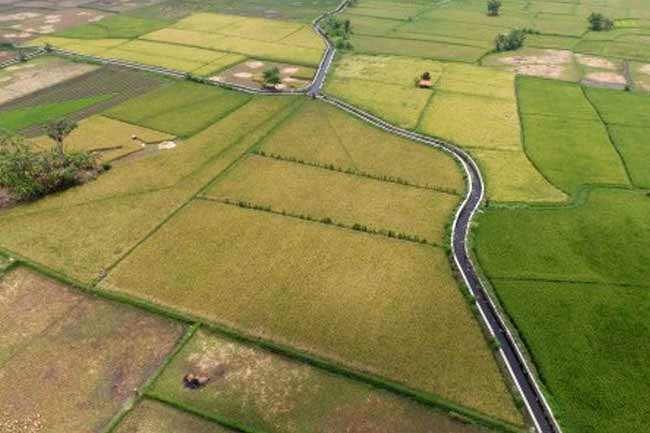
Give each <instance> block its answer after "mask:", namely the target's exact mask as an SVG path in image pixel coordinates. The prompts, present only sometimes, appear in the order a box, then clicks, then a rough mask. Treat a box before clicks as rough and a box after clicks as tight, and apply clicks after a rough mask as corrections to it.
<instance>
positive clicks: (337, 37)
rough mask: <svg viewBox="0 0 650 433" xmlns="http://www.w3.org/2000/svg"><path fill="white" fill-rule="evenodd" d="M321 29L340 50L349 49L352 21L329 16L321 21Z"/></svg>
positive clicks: (350, 46) (350, 45)
mask: <svg viewBox="0 0 650 433" xmlns="http://www.w3.org/2000/svg"><path fill="white" fill-rule="evenodd" d="M323 30H324V31H325V33H326V34H327V36H329V38H330V39H331V40H332V41H333V42H334V46H335V47H336V48H337V49H340V50H351V49H352V48H353V47H352V43H351V42H350V35H352V23H351V22H350V20H340V19H338V18H336V17H332V16H331V17H329V18H327V19H326V20H325V22H324V23H323Z"/></svg>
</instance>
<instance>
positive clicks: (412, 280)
mask: <svg viewBox="0 0 650 433" xmlns="http://www.w3.org/2000/svg"><path fill="white" fill-rule="evenodd" d="M197 245H201V250H200V251H199V250H197V249H196V246H197ZM161 266H162V267H164V268H167V269H175V270H176V271H175V272H173V273H160V272H157V271H156V269H160V267H161ZM102 286H103V287H104V288H105V289H108V290H113V291H116V292H120V293H124V294H128V295H131V296H136V297H139V298H142V299H146V300H147V301H149V302H153V303H155V304H160V305H163V306H166V307H170V308H173V309H175V310H179V311H182V312H185V313H190V314H193V315H196V316H199V317H202V318H204V319H207V320H210V321H211V322H216V323H219V324H220V325H224V326H228V327H230V328H234V329H237V330H238V331H240V332H243V333H245V334H247V335H251V336H256V337H260V338H265V339H269V340H273V341H275V342H278V343H281V344H284V345H287V346H291V347H294V348H296V349H298V350H301V351H306V352H309V353H311V354H314V355H317V356H319V357H325V358H328V359H331V360H335V361H336V362H337V363H339V364H342V365H345V366H347V367H349V368H354V369H356V370H360V371H367V372H371V373H373V374H376V375H379V376H382V377H385V378H388V379H390V380H393V381H396V382H400V383H403V384H406V385H407V386H409V387H412V388H415V389H418V390H420V391H423V392H426V393H432V394H435V395H438V396H441V397H443V398H445V399H448V400H451V401H454V402H457V403H459V404H462V405H465V406H467V407H471V408H473V409H476V410H479V411H482V412H484V413H487V414H489V415H491V416H494V417H497V418H500V419H504V420H507V421H510V422H512V423H517V424H518V423H520V422H521V419H520V415H519V414H518V412H517V410H516V408H515V406H514V403H513V401H512V397H511V396H510V394H509V392H508V391H507V389H506V387H505V384H504V382H503V378H502V377H501V374H500V372H499V370H498V368H497V366H496V363H495V361H494V358H493V355H492V353H491V351H490V350H489V348H488V347H487V344H486V342H485V339H484V337H483V336H482V335H481V332H480V330H479V328H478V326H477V323H476V320H475V319H474V317H473V316H472V315H471V313H470V310H469V307H468V305H467V304H466V302H465V301H464V299H463V298H462V296H461V294H460V292H459V291H458V288H457V286H456V283H455V281H454V279H453V276H452V274H451V269H450V268H449V263H448V261H447V258H446V256H445V253H444V252H443V251H442V250H440V249H435V248H433V247H430V246H427V245H421V244H413V243H410V242H404V241H399V240H394V239H386V238H381V237H378V236H373V235H368V234H365V233H358V232H354V231H350V230H347V229H341V228H336V227H332V226H326V225H323V224H319V223H312V222H306V221H301V220H297V219H292V218H286V217H283V216H280V215H273V214H270V213H268V212H260V211H255V210H247V209H241V208H239V207H235V206H230V205H223V204H218V203H214V202H208V201H195V202H193V203H192V204H191V205H190V206H188V207H186V208H184V209H183V210H182V211H180V212H179V213H178V214H176V215H175V217H174V218H173V219H172V220H171V221H169V222H168V223H167V224H165V225H164V226H162V227H161V228H160V230H159V231H157V232H156V233H155V234H154V235H153V236H152V237H150V238H149V239H148V240H147V241H146V242H145V243H143V244H142V245H141V246H140V247H139V248H138V249H136V250H135V251H134V252H133V253H132V254H131V255H129V256H128V257H127V258H126V259H125V260H124V261H122V262H121V263H120V264H119V265H118V266H117V267H116V268H115V269H113V271H112V272H110V273H109V276H108V278H107V279H106V280H104V282H103V283H102ZM188 288H189V290H188ZM433 305H435V308H436V314H431V308H432V306H433ZM378 341H381V344H377V342H378ZM468 376H471V377H473V378H474V379H473V380H471V381H467V380H465V378H466V377H468Z"/></svg>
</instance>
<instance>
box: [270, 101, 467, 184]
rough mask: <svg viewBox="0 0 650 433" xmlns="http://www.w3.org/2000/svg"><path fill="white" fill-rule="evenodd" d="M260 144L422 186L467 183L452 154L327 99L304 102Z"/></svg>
mask: <svg viewBox="0 0 650 433" xmlns="http://www.w3.org/2000/svg"><path fill="white" fill-rule="evenodd" d="M312 131H321V133H319V134H313V133H312ZM260 149H261V150H262V151H264V152H265V153H267V154H276V155H282V156H284V157H289V158H295V159H300V160H304V161H307V162H315V163H320V164H326V165H330V164H331V165H333V166H334V167H337V168H341V169H344V170H348V169H350V170H355V171H358V172H362V173H368V174H372V175H374V176H389V177H393V178H399V179H403V180H405V181H407V182H408V183H411V184H415V185H418V186H423V187H432V188H445V189H451V190H453V191H456V192H462V191H463V190H464V188H465V183H464V180H463V178H462V176H461V172H460V170H459V167H458V165H457V164H456V162H455V160H454V159H452V157H451V156H449V155H447V154H445V153H443V152H440V151H439V150H437V149H433V148H430V147H427V146H424V145H422V144H419V143H415V142H413V141H409V140H406V139H403V138H400V137H397V136H395V135H392V134H386V133H385V132H383V131H381V130H380V129H377V128H374V127H372V126H370V125H368V124H366V123H364V122H362V121H360V120H357V119H355V118H353V117H351V116H349V115H347V114H345V113H343V112H341V111H340V110H337V109H335V108H333V107H331V106H329V105H326V104H320V103H315V102H312V101H307V102H305V103H304V104H303V105H302V107H301V108H300V110H298V111H297V112H296V114H294V115H293V116H292V117H291V118H289V119H288V120H287V121H286V122H284V123H283V124H281V125H279V126H278V128H277V129H275V130H274V131H273V133H272V134H270V135H269V136H268V137H267V138H266V139H265V140H264V141H263V142H262V144H261V147H260Z"/></svg>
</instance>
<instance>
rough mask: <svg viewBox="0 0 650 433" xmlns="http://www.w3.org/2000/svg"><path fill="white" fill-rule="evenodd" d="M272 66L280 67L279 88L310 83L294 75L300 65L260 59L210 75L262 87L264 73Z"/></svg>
mask: <svg viewBox="0 0 650 433" xmlns="http://www.w3.org/2000/svg"><path fill="white" fill-rule="evenodd" d="M270 68H278V70H279V72H280V81H281V84H279V85H278V86H277V87H276V88H277V89H283V88H284V89H286V88H293V89H297V88H301V87H305V86H307V85H308V84H309V81H307V80H304V79H302V78H297V77H295V76H294V75H295V74H297V73H299V72H300V67H299V66H294V65H288V64H283V63H274V62H262V61H259V60H249V61H247V62H243V63H240V64H238V65H236V66H234V67H232V68H230V69H227V70H225V71H222V72H220V73H219V74H218V75H215V76H212V77H210V80H213V81H218V82H223V83H231V84H237V85H240V86H246V87H253V88H256V89H261V88H263V87H264V78H263V73H264V71H265V70H267V69H270Z"/></svg>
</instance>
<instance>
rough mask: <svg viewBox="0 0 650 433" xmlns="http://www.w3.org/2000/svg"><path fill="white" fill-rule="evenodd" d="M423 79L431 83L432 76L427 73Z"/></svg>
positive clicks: (423, 75)
mask: <svg viewBox="0 0 650 433" xmlns="http://www.w3.org/2000/svg"><path fill="white" fill-rule="evenodd" d="M422 79H423V80H424V81H429V80H431V74H430V73H428V72H425V73H424V74H422Z"/></svg>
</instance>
